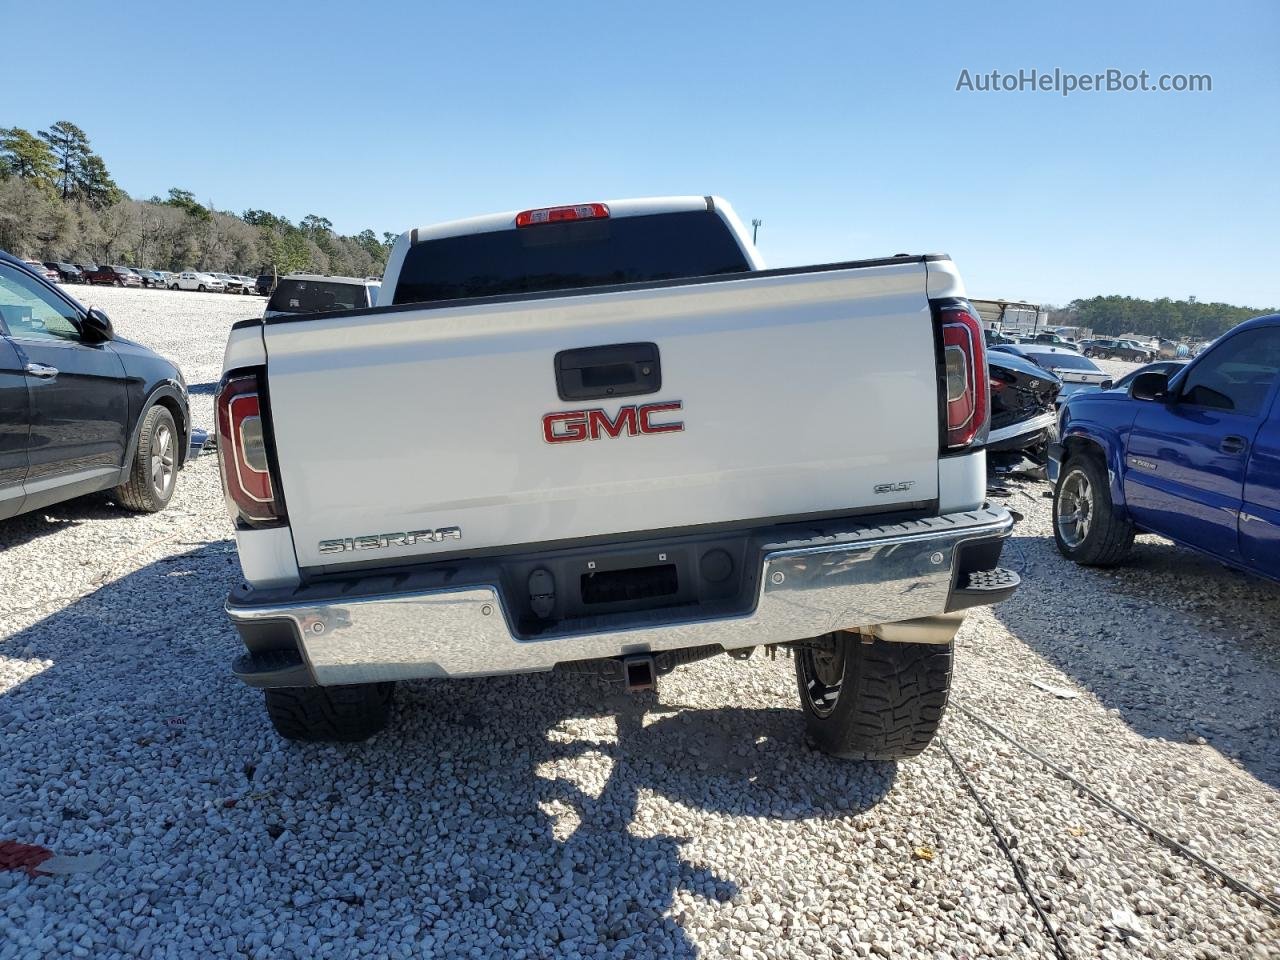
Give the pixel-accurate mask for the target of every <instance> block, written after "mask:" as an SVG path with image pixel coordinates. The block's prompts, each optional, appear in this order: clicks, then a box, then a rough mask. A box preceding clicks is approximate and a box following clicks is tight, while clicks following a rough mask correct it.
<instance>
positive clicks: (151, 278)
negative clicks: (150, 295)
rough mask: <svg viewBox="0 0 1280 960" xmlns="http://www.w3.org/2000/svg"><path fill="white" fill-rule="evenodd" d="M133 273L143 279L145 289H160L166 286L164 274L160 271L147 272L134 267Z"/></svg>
mask: <svg viewBox="0 0 1280 960" xmlns="http://www.w3.org/2000/svg"><path fill="white" fill-rule="evenodd" d="M133 272H134V273H136V274H137V275H138V276H139V277H140V278H141V279H142V285H143V286H144V287H154V288H156V289H159V288H161V287H163V286H165V282H164V274H162V273H161V272H160V271H159V270H147V269H144V268H142V267H134V268H133Z"/></svg>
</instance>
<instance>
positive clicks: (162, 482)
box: [112, 403, 182, 513]
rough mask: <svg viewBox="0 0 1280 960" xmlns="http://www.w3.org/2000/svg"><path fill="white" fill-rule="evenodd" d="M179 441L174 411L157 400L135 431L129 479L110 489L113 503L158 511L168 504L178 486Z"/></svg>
mask: <svg viewBox="0 0 1280 960" xmlns="http://www.w3.org/2000/svg"><path fill="white" fill-rule="evenodd" d="M181 442H182V437H181V435H180V434H179V433H178V428H177V426H175V425H174V422H173V414H172V413H170V412H169V411H168V410H167V409H166V408H165V407H162V406H160V404H158V403H157V404H155V405H154V406H153V407H151V409H149V410H148V411H147V415H146V417H145V418H143V421H142V429H141V431H139V434H138V449H137V450H136V451H135V452H134V455H133V468H132V470H131V471H130V472H129V479H128V481H127V482H125V483H122V484H120V486H118V487H116V488H115V490H114V491H113V492H112V497H113V498H114V499H115V501H116V503H118V504H119V505H120V506H122V507H124V508H125V509H126V510H134V511H136V512H138V513H159V512H160V511H161V510H163V509H164V508H165V507H167V506H168V505H169V501H170V500H172V499H173V491H174V490H176V489H177V488H178V464H179V463H181V461H182V455H181V451H180V450H179V446H178V445H179V444H180V443H181Z"/></svg>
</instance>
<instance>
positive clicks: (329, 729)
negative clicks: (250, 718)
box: [264, 682, 396, 743]
mask: <svg viewBox="0 0 1280 960" xmlns="http://www.w3.org/2000/svg"><path fill="white" fill-rule="evenodd" d="M395 688H396V685H395V683H393V682H392V683H353V684H349V685H347V686H341V687H280V688H277V689H273V690H266V691H264V693H265V694H266V700H267V716H269V717H270V718H271V725H272V726H273V727H275V728H276V733H278V734H280V736H282V737H284V738H285V739H286V740H305V741H310V742H333V743H356V742H358V741H360V740H368V739H369V738H370V737H372V736H373V735H374V734H375V733H378V732H379V731H381V730H383V729H384V728H385V727H386V725H387V720H389V719H390V717H391V703H392V701H393V699H394V698H395Z"/></svg>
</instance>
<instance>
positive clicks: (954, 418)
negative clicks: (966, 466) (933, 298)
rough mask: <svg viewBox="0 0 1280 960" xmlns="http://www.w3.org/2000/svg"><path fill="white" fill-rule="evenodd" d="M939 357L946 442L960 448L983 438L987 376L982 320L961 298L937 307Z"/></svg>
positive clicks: (985, 425) (987, 386)
mask: <svg viewBox="0 0 1280 960" xmlns="http://www.w3.org/2000/svg"><path fill="white" fill-rule="evenodd" d="M938 323H939V327H940V328H941V330H942V358H943V366H944V372H945V374H946V388H947V395H946V410H947V424H946V428H947V429H946V443H945V446H946V447H947V448H948V449H952V450H955V449H961V448H964V447H968V446H971V445H973V444H975V443H980V442H982V441H983V440H984V439H985V438H986V432H987V411H988V407H989V400H990V391H991V378H990V375H989V374H988V372H987V352H986V344H985V343H984V342H983V339H982V323H981V322H980V321H979V319H978V316H977V314H976V313H974V311H973V309H972V308H971V307H970V306H969V305H968V304H967V303H964V302H963V301H954V302H950V303H947V304H944V305H943V306H941V308H940V309H939V310H938Z"/></svg>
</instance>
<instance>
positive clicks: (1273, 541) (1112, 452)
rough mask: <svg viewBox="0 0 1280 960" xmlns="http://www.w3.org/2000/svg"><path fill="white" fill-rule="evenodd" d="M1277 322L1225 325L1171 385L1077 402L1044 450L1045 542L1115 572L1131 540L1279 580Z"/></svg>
mask: <svg viewBox="0 0 1280 960" xmlns="http://www.w3.org/2000/svg"><path fill="white" fill-rule="evenodd" d="M1278 393H1280V314H1273V315H1271V316H1266V317H1258V318H1256V319H1253V320H1249V321H1246V322H1245V323H1242V324H1240V325H1239V326H1237V327H1235V328H1234V329H1233V330H1231V331H1230V332H1229V333H1227V334H1226V335H1224V336H1223V337H1221V338H1220V339H1218V340H1217V341H1215V343H1214V344H1213V346H1212V347H1210V348H1209V349H1208V350H1206V351H1205V352H1204V353H1202V354H1201V355H1200V356H1198V357H1196V359H1195V360H1193V361H1191V362H1190V363H1187V364H1186V365H1185V366H1184V367H1183V368H1182V369H1181V370H1178V371H1177V372H1176V373H1174V374H1173V376H1169V375H1168V374H1167V373H1165V372H1162V371H1149V372H1145V373H1141V374H1139V375H1138V376H1136V377H1134V378H1133V380H1132V381H1130V383H1129V387H1128V389H1127V390H1124V391H1121V390H1110V391H1107V392H1104V393H1092V394H1078V395H1076V396H1073V397H1072V398H1071V399H1069V400H1068V401H1067V402H1066V404H1065V405H1064V406H1063V409H1062V419H1061V436H1060V438H1059V440H1058V442H1057V443H1056V444H1054V445H1053V446H1052V447H1051V450H1050V466H1049V474H1050V478H1051V479H1053V480H1055V481H1056V486H1055V489H1054V501H1053V515H1054V539H1055V541H1056V542H1057V544H1058V549H1059V550H1060V551H1061V552H1062V554H1063V555H1064V556H1066V557H1068V558H1069V559H1071V560H1074V561H1076V562H1077V563H1080V564H1085V565H1096V566H1108V565H1111V564H1115V563H1119V562H1121V561H1122V560H1124V559H1125V557H1126V556H1127V555H1128V553H1129V548H1130V546H1131V545H1132V543H1133V537H1134V534H1135V533H1136V532H1138V531H1147V532H1150V533H1157V534H1160V535H1161V536H1164V537H1168V538H1169V539H1170V540H1173V541H1175V542H1177V543H1180V544H1182V545H1183V546H1187V547H1191V548H1192V549H1195V550H1198V551H1200V552H1202V553H1205V554H1208V555H1209V556H1211V557H1213V558H1214V559H1216V560H1219V561H1221V562H1223V563H1226V564H1228V565H1230V566H1234V567H1238V568H1241V569H1244V570H1247V571H1250V572H1252V573H1257V574H1260V575H1262V576H1265V577H1270V578H1272V579H1275V580H1280V401H1278V400H1277V394H1278Z"/></svg>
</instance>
